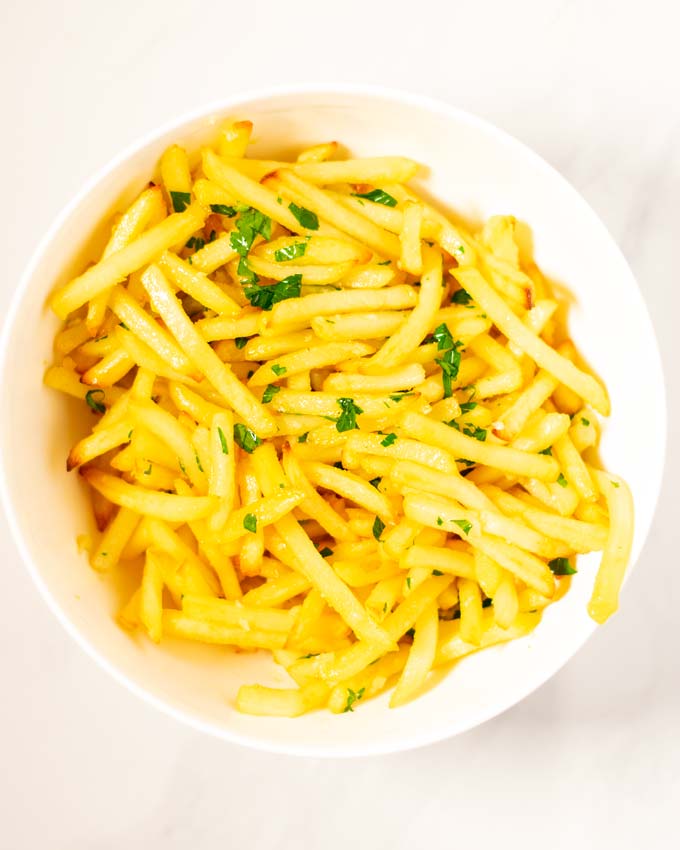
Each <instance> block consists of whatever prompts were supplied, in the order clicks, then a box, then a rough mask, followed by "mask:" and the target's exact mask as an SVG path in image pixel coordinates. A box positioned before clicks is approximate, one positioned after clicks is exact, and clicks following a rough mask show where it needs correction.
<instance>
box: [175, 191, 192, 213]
mask: <svg viewBox="0 0 680 850" xmlns="http://www.w3.org/2000/svg"><path fill="white" fill-rule="evenodd" d="M170 200H171V201H172V208H173V210H174V211H175V212H184V210H185V209H186V208H187V207H188V206H189V204H190V203H191V192H170Z"/></svg>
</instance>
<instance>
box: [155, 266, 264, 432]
mask: <svg viewBox="0 0 680 850" xmlns="http://www.w3.org/2000/svg"><path fill="white" fill-rule="evenodd" d="M142 282H143V283H144V287H145V288H146V290H147V292H148V293H149V296H150V298H151V301H152V302H153V304H154V307H155V308H156V310H158V312H159V313H160V315H161V316H162V317H163V321H164V322H165V324H166V325H167V326H168V328H169V329H170V331H171V333H172V334H173V336H174V337H175V339H176V340H177V341H178V343H179V344H180V346H181V347H182V348H183V349H184V351H185V352H186V354H187V355H188V356H189V357H190V358H191V359H192V360H193V362H194V364H195V365H196V366H197V368H200V370H201V372H202V373H203V374H204V375H205V376H206V378H207V379H208V381H209V382H210V383H211V384H212V385H213V387H214V388H215V389H216V390H217V392H218V393H219V394H220V395H221V396H222V398H223V399H224V400H225V401H226V403H227V404H228V405H229V406H230V407H232V408H233V409H234V410H235V411H236V413H238V414H239V416H241V417H242V418H243V419H244V420H245V421H246V422H248V423H249V424H250V425H252V427H253V428H254V429H255V431H256V432H257V433H258V434H259V435H260V436H261V437H269V436H271V435H272V434H274V433H275V432H276V423H275V422H274V420H273V419H272V417H271V414H270V413H269V411H267V410H266V408H264V407H263V406H262V405H261V404H260V403H259V401H258V400H257V399H256V398H255V396H254V395H253V394H252V393H251V392H250V390H248V389H247V387H245V386H244V385H243V384H242V383H241V381H239V379H238V378H237V377H236V376H235V375H234V373H233V372H232V371H231V370H230V369H229V367H228V366H227V365H225V364H224V363H222V361H221V360H220V359H219V357H218V356H217V354H215V352H214V351H213V350H212V348H211V347H210V346H209V345H208V343H207V342H206V341H205V339H204V338H203V337H202V336H201V335H200V334H199V333H198V331H197V330H196V328H195V327H194V325H193V324H192V322H191V319H189V317H188V316H187V314H186V313H185V312H184V310H183V309H182V306H181V304H180V303H179V301H178V300H177V298H176V296H175V294H174V293H173V292H172V289H171V288H170V285H169V284H168V282H167V281H166V280H165V278H164V277H163V273H162V272H161V271H160V269H159V268H158V267H157V266H149V268H148V269H147V271H146V272H145V273H144V275H143V277H142Z"/></svg>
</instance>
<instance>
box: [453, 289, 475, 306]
mask: <svg viewBox="0 0 680 850" xmlns="http://www.w3.org/2000/svg"><path fill="white" fill-rule="evenodd" d="M470 301H472V296H471V295H470V293H469V292H467V291H466V290H465V289H457V290H456V291H455V292H454V293H453V295H452V296H451V303H452V304H464V305H467V304H469V303H470Z"/></svg>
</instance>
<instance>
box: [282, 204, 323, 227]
mask: <svg viewBox="0 0 680 850" xmlns="http://www.w3.org/2000/svg"><path fill="white" fill-rule="evenodd" d="M288 209H289V210H290V211H291V212H292V213H293V215H294V216H295V218H296V219H297V220H298V221H299V222H300V224H301V225H302V226H303V227H305V228H306V229H307V230H318V229H319V217H318V216H317V214H316V213H315V212H312V211H311V210H308V209H306V207H299V206H298V205H297V204H294V203H292V202H291V203H290V204H288Z"/></svg>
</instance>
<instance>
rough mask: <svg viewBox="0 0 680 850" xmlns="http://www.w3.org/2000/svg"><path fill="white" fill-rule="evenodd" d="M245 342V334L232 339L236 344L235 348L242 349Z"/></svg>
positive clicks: (246, 339) (246, 338) (246, 340)
mask: <svg viewBox="0 0 680 850" xmlns="http://www.w3.org/2000/svg"><path fill="white" fill-rule="evenodd" d="M247 342H248V337H247V336H237V337H236V339H235V340H234V344H235V345H236V348H238V349H239V350H240V349H242V348H245V346H246V344H247Z"/></svg>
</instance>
